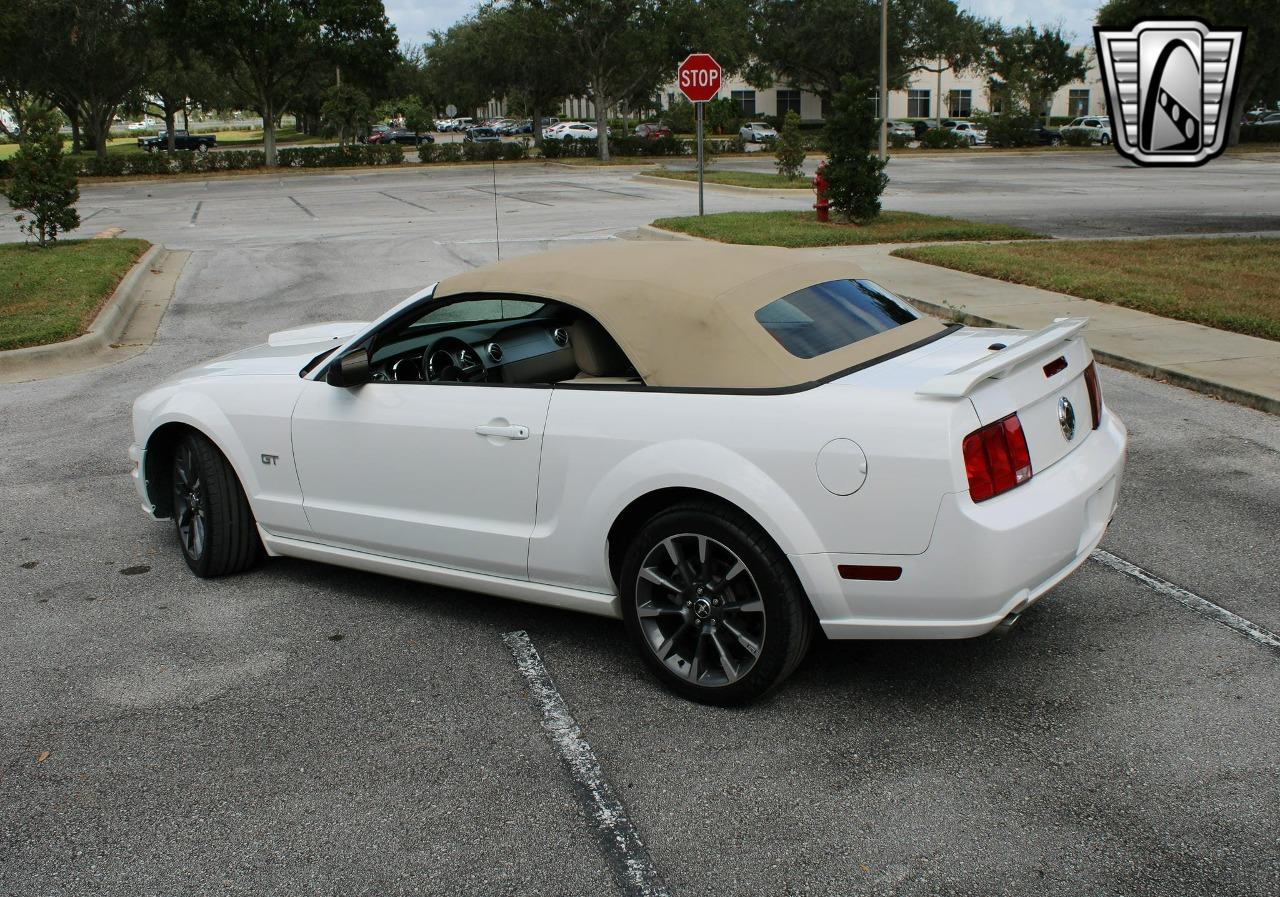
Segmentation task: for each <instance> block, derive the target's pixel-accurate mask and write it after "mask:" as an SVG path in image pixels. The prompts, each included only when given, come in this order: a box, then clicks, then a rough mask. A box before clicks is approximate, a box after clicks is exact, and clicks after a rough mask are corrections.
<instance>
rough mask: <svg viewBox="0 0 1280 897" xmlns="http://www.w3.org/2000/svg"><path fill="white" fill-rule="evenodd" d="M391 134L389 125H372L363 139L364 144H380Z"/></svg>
mask: <svg viewBox="0 0 1280 897" xmlns="http://www.w3.org/2000/svg"><path fill="white" fill-rule="evenodd" d="M390 133H391V126H390V125H374V126H373V127H371V128H370V129H369V134H368V136H366V137H365V138H364V142H365V143H382V141H383V139H384V138H385V137H386V136H387V135H388V134H390Z"/></svg>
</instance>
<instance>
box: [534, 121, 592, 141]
mask: <svg viewBox="0 0 1280 897" xmlns="http://www.w3.org/2000/svg"><path fill="white" fill-rule="evenodd" d="M599 134H600V132H599V131H597V130H596V126H595V125H589V124H587V123H586V122H580V121H562V122H560V123H559V124H556V125H552V126H551V127H549V128H547V129H546V130H544V131H543V132H542V139H543V140H595V139H596V137H598V136H599Z"/></svg>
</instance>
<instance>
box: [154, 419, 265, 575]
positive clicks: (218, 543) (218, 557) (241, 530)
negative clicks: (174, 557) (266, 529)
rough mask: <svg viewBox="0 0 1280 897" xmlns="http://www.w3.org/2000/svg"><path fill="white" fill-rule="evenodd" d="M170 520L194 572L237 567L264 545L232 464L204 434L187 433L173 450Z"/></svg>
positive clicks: (251, 561) (219, 572)
mask: <svg viewBox="0 0 1280 897" xmlns="http://www.w3.org/2000/svg"><path fill="white" fill-rule="evenodd" d="M171 473H172V483H173V523H174V529H175V530H176V531H177V535H178V545H179V547H180V548H181V549H182V557H183V559H184V560H185V561H186V562H187V566H188V567H190V568H191V572H193V573H195V574H196V575H197V576H201V577H208V576H225V575H226V574H228V573H239V572H240V571H242V570H246V569H248V568H249V567H251V566H253V564H254V563H255V562H256V561H257V559H258V556H259V554H260V552H261V550H262V543H261V541H260V540H259V539H258V525H257V523H256V522H255V521H254V519H253V511H252V509H251V508H250V507H249V500H248V499H247V498H246V497H245V494H244V489H243V488H242V487H241V486H240V480H239V478H237V477H236V473H235V470H234V469H233V468H232V467H231V465H230V464H229V463H228V462H227V459H226V458H225V457H223V455H222V453H221V452H220V451H218V449H217V447H216V446H215V445H214V444H213V443H212V442H210V441H209V440H208V439H207V438H205V437H204V436H203V435H201V434H199V433H195V432H191V433H187V434H186V435H185V436H183V437H182V438H181V439H179V440H178V444H177V445H176V446H174V450H173V467H172V471H171Z"/></svg>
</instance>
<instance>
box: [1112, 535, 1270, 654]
mask: <svg viewBox="0 0 1280 897" xmlns="http://www.w3.org/2000/svg"><path fill="white" fill-rule="evenodd" d="M1092 557H1093V559H1094V560H1095V561H1097V562H1098V563H1100V564H1103V565H1105V566H1107V567H1110V568H1111V569H1112V570H1115V571H1116V572H1118V573H1123V574H1124V575H1125V576H1129V577H1132V578H1133V579H1136V580H1137V581H1138V582H1140V583H1142V584H1143V585H1145V586H1148V587H1149V588H1151V589H1154V590H1155V591H1157V592H1159V593H1160V594H1161V595H1164V596H1165V597H1166V598H1172V599H1173V600H1174V601H1177V602H1178V603H1179V604H1183V605H1186V606H1187V607H1189V608H1191V609H1192V610H1193V611H1195V612H1196V613H1198V614H1200V615H1201V616H1205V617H1208V618H1209V619H1210V620H1213V621H1214V622H1215V623H1221V624H1222V625H1223V626H1226V627H1227V628H1229V629H1234V630H1235V631H1236V632H1238V633H1240V634H1241V635H1243V636H1244V637H1245V638H1247V639H1249V640H1250V641H1253V642H1257V643H1258V644H1259V645H1265V646H1266V647H1268V648H1280V635H1276V634H1275V633H1274V632H1272V631H1270V630H1269V629H1263V628H1262V627H1261V626H1259V625H1258V624H1256V623H1252V622H1250V621H1249V620H1246V619H1245V618H1244V617H1241V616H1239V615H1238V614H1233V613H1232V612H1231V611H1229V610H1227V609H1226V608H1225V607H1219V606H1218V605H1216V604H1214V603H1213V602H1212V601H1210V600H1209V599H1208V598H1201V597H1200V596H1199V595H1197V594H1196V593H1195V592H1188V591H1187V590H1186V589H1184V588H1182V587H1181V586H1176V585H1174V584H1173V583H1171V582H1169V581H1168V580H1164V579H1161V578H1160V577H1158V576H1154V575H1152V574H1151V573H1148V572H1147V571H1146V570H1143V569H1142V568H1141V567H1139V566H1138V565H1137V564H1131V563H1129V562H1128V561H1126V560H1125V559H1124V558H1121V557H1116V556H1115V555H1114V554H1112V553H1111V552H1109V551H1103V550H1102V549H1101V548H1096V549H1094V552H1093V555H1092Z"/></svg>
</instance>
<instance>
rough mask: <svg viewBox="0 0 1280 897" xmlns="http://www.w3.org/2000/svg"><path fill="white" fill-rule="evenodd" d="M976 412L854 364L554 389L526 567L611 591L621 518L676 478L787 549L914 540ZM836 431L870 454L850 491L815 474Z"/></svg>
mask: <svg viewBox="0 0 1280 897" xmlns="http://www.w3.org/2000/svg"><path fill="white" fill-rule="evenodd" d="M975 424H976V416H975V415H974V412H973V408H972V406H971V405H970V403H969V402H967V401H954V400H937V399H924V398H920V397H916V396H914V395H912V394H910V393H905V394H904V392H903V391H902V390H901V389H897V388H890V389H882V388H875V387H864V386H863V385H862V384H860V383H859V382H858V380H857V378H856V375H855V377H852V378H848V379H847V380H845V381H838V382H835V383H829V384H826V385H824V386H819V387H816V388H813V389H808V390H804V391H801V392H795V393H786V394H772V395H743V394H722V393H717V394H712V393H676V392H656V391H655V392H650V391H645V390H609V389H595V388H559V389H556V390H555V393H554V395H553V397H552V401H551V408H550V411H549V414H548V420H547V428H546V437H545V442H544V446H543V457H542V465H541V473H540V480H539V489H538V512H537V522H536V525H535V528H534V535H533V539H532V541H531V544H530V552H529V573H530V578H531V579H534V580H535V581H541V582H550V583H555V584H559V585H568V586H574V587H579V588H592V589H599V590H604V591H611V590H612V588H613V583H612V580H611V578H610V574H609V570H608V563H607V557H606V555H607V551H606V538H607V534H608V532H609V529H610V527H611V526H612V524H613V522H614V520H616V519H617V517H618V515H619V514H620V513H621V512H622V511H623V510H624V509H625V508H626V507H627V505H629V504H630V503H631V502H632V501H634V500H635V499H637V498H639V497H641V496H643V495H645V494H647V493H649V492H653V491H656V490H658V489H664V488H671V487H685V488H693V489H700V490H702V491H705V492H709V493H712V494H713V495H716V496H719V497H721V498H723V499H726V500H728V501H730V502H732V503H734V504H735V505H737V506H738V507H740V508H741V509H742V510H744V511H745V512H746V513H747V514H749V515H751V517H753V518H754V519H755V520H756V521H757V522H758V523H759V524H760V525H761V526H762V527H763V528H764V529H765V530H766V531H767V532H768V533H769V534H770V536H772V538H773V539H774V540H775V541H776V542H777V543H778V545H779V546H780V547H781V548H782V549H783V551H785V552H786V553H788V554H809V553H819V552H840V553H871V554H918V553H920V552H923V551H924V550H925V549H926V548H927V547H928V545H929V538H930V534H931V533H932V530H933V525H934V521H935V519H936V517H937V513H938V507H939V504H940V502H941V500H942V497H943V495H944V494H946V493H948V492H955V491H962V490H963V489H966V488H967V485H966V484H965V483H964V482H963V470H962V469H961V470H960V471H959V474H958V475H957V470H956V459H957V458H958V456H959V451H960V441H961V440H962V439H963V437H964V434H965V433H968V432H969V431H970V430H972V429H973V428H974V426H975ZM838 438H843V439H850V440H853V441H854V442H857V443H858V444H859V445H860V446H861V448H862V449H863V451H864V452H865V454H866V456H867V461H868V465H867V466H868V472H867V478H866V481H865V483H864V484H863V485H862V487H861V488H860V489H859V490H858V491H857V492H855V493H853V494H852V495H847V496H840V495H834V494H833V493H831V492H829V491H827V489H826V488H824V487H823V485H822V483H821V482H820V481H819V480H818V476H817V469H816V462H817V457H818V453H819V451H820V450H821V449H822V447H823V446H824V445H826V444H827V443H828V442H830V441H831V440H833V439H838ZM957 476H958V477H959V478H957Z"/></svg>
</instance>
